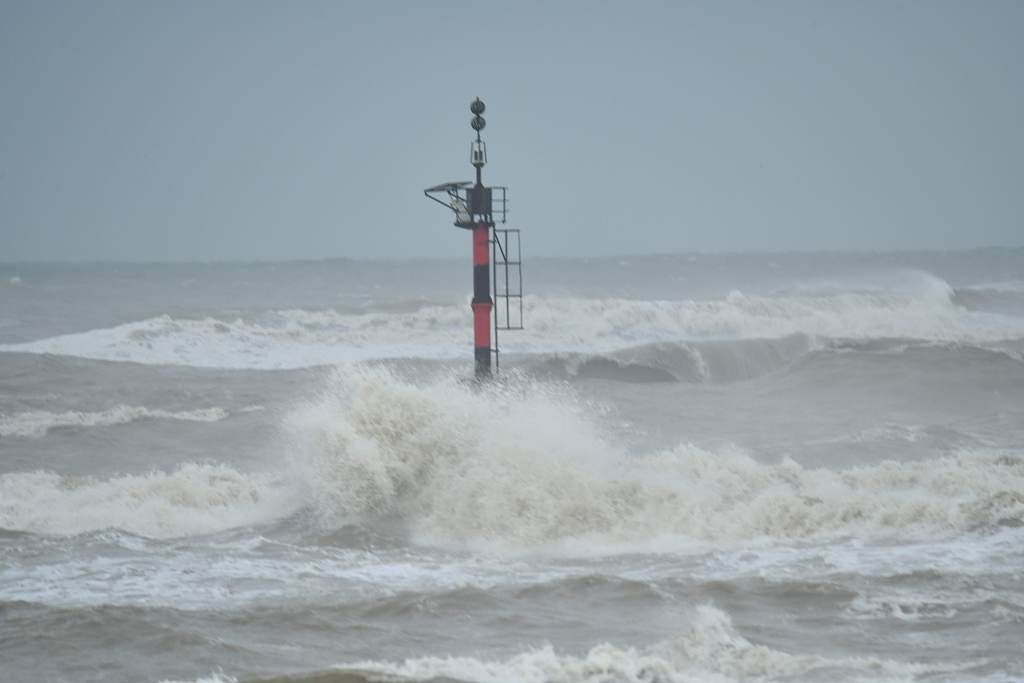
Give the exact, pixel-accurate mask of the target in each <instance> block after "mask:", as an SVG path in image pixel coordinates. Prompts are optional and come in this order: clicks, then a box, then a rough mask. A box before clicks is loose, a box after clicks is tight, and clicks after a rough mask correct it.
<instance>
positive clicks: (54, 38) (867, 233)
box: [0, 0, 1024, 261]
mask: <svg viewBox="0 0 1024 683" xmlns="http://www.w3.org/2000/svg"><path fill="white" fill-rule="evenodd" d="M1022 35H1024V2H1016V1H1011V2H997V1H994V0H987V1H985V2H958V3H947V2H889V1H884V2H871V3H865V2H817V1H815V2H807V3H795V2H781V3H779V2H750V3H745V2H743V3H735V2H729V3H717V2H707V3H657V2H639V3H627V2H617V3H598V2H579V3H575V2H574V3H569V2H561V3H559V2H545V3H525V2H518V1H517V2H504V3H493V2H486V1H483V0H480V1H478V2H472V3H470V2H466V3H452V2H416V3H413V2H407V3H397V2H369V1H366V2H359V3H356V2H325V3H314V2H293V3H284V2H280V3H259V2H169V1H168V2H161V3H149V2H134V1H132V2H77V1H76V2H27V1H25V2H12V1H11V0H0V98H2V99H0V102H2V104H0V260H3V261H17V260H50V259H59V260H64V259H104V260H121V259H128V260H138V259H142V260H180V259H275V258H320V257H335V256H347V257H379V256H389V255H390V256H397V257H414V256H420V255H423V256H459V255H462V254H463V253H465V254H468V253H469V251H468V250H469V237H468V235H467V234H465V233H464V232H463V231H460V230H458V229H457V228H454V227H453V226H452V225H451V220H450V217H449V216H448V215H446V214H445V212H444V210H443V209H442V208H441V207H439V206H437V205H434V204H431V203H430V202H428V201H427V200H426V199H425V198H424V197H423V195H422V192H421V191H422V189H423V188H424V187H427V186H428V185H432V184H435V183H438V182H442V181H447V180H459V179H468V178H469V177H470V176H471V173H472V168H471V167H470V166H469V163H468V153H469V141H470V139H471V134H472V131H471V130H470V128H469V125H468V123H469V117H470V114H469V112H468V104H469V101H470V100H471V99H472V98H473V97H474V96H476V95H479V96H481V97H482V98H483V99H484V100H485V101H486V102H487V106H488V111H487V114H486V116H487V120H488V127H487V129H486V131H485V140H486V141H487V143H488V152H489V155H490V162H491V163H490V165H489V166H488V167H487V168H486V169H485V181H488V182H490V183H493V184H507V185H509V186H510V199H511V208H512V213H511V218H513V219H514V225H515V226H516V227H522V228H523V229H524V240H523V241H524V248H525V249H526V251H527V253H528V254H531V255H569V254H582V255H604V254H614V253H638V252H643V253H646V252H678V251H691V250H702V251H718V250H748V249H772V250H780V249H800V250H806V249H823V248H824V249H890V248H961V247H972V246H983V245H1022V244H1024V135H1022V132H1021V125H1022V122H1024V39H1022V38H1021V36H1022ZM527 231H528V232H527ZM467 258H468V256H467Z"/></svg>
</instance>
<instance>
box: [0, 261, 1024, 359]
mask: <svg viewBox="0 0 1024 683" xmlns="http://www.w3.org/2000/svg"><path fill="white" fill-rule="evenodd" d="M951 297H952V290H951V288H950V287H949V285H948V284H946V283H945V282H944V281H942V280H939V279H938V278H934V277H931V276H929V275H927V274H915V276H914V277H904V278H902V279H898V280H897V281H895V282H894V283H892V284H891V285H890V286H889V288H879V287H874V288H872V287H863V286H862V287H859V288H849V287H847V288H845V289H842V288H832V287H822V286H815V287H805V288H791V289H789V290H787V291H784V292H779V293H776V294H774V295H767V296H748V295H744V294H743V293H741V292H738V291H737V292H732V293H730V294H729V296H727V297H725V298H724V299H720V300H711V301H697V300H680V301H639V300H633V299H621V298H607V299H581V298H540V297H528V298H527V300H526V310H527V321H526V322H527V324H526V330H524V331H522V332H518V333H516V334H515V335H508V336H507V337H506V338H505V348H506V350H508V351H519V352H530V353H535V352H559V351H573V352H581V353H590V352H608V351H614V350H616V349H622V348H626V347H631V346H636V345H638V344H646V343H651V342H660V341H680V340H701V339H763V338H779V337H785V336H789V335H796V334H805V335H810V336H815V337H830V338H852V339H868V338H879V337H902V338H912V339H923V340H934V341H950V342H964V343H988V342H994V341H999V340H1004V339H1016V338H1021V337H1024V319H1021V318H1016V317H1012V316H1007V315H1000V314H995V313H986V312H979V311H969V310H967V309H965V308H963V307H961V306H957V305H955V304H954V303H953V302H952V299H951ZM471 322H472V320H471V313H470V309H469V306H468V305H457V306H427V307H423V308H420V309H419V310H417V311H415V312H411V313H367V314H360V315H354V314H342V313H338V312H335V311H332V310H319V311H306V310H301V309H291V310H282V311H276V312H273V313H270V314H267V315H265V316H263V317H261V318H260V319H258V320H241V319H236V320H219V319H215V318H205V319H201V320H192V319H177V318H172V317H170V316H166V315H164V316H160V317H156V318H150V319H147V320H142V321H138V322H132V323H127V324H124V325H118V326H116V327H111V328H104V329H97V330H91V331H87V332H81V333H76V334H69V335H63V336H59V337H52V338H48V339H42V340H38V341H32V342H26V343H20V344H6V345H0V351H19V352H28V353H52V354H60V355H70V356H80V357H84V358H94V359H101V360H113V361H133V362H138V363H148V364H181V365H192V366H200V367H224V368H297V367H307V366H313V365H322V364H336V363H342V362H348V361H358V360H365V359H370V358H385V357H428V358H448V357H455V356H461V355H463V354H464V353H465V352H466V350H467V349H469V348H470V346H471V343H472V340H471V330H472V324H471Z"/></svg>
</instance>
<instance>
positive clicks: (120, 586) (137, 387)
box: [0, 242, 1024, 683]
mask: <svg viewBox="0 0 1024 683" xmlns="http://www.w3.org/2000/svg"><path fill="white" fill-rule="evenodd" d="M469 255H470V249H469V244H468V242H467V244H466V254H465V257H466V258H464V259H463V258H458V259H450V260H444V259H439V260H410V261H362V260H344V259H338V260H330V259H328V260H316V261H301V262H276V263H275V262H259V263H175V264H166V263H154V264H139V263H135V264H123V263H91V264H13V263H6V264H0V681H3V682H4V683H39V682H51V681H55V682H60V681H67V682H69V683H81V682H86V681H104V682H108V681H113V682H121V681H123V682H129V681H131V682H135V681H153V682H161V681H186V682H189V683H192V682H202V683H227V682H235V681H238V682H249V681H262V682H267V681H304V682H307V683H310V682H317V683H329V682H335V683H341V682H344V683H360V682H364V683H365V682H368V681H389V682H392V683H395V682H398V681H422V682H426V681H433V682H437V683H439V682H462V683H506V682H508V683H513V682H525V683H618V682H629V683H675V682H681V681H711V682H716V683H720V682H726V681H786V682H797V681H829V682H831V681H839V682H845V681H929V682H933V681H935V682H937V681H984V682H988V683H996V682H1000V683H1002V682H1007V681H1021V680H1024V249H981V250H974V251H933V252H898V253H885V252H863V253H831V252H822V253H734V254H703V253H693V254H674V255H648V256H623V257H615V258H591V259H585V258H571V259H570V258H566V259H558V258H535V259H530V258H529V257H528V254H527V258H526V260H525V262H524V267H523V268H524V269H523V284H524V294H525V296H524V299H523V322H524V328H525V329H523V330H522V331H500V332H499V336H498V342H499V344H500V349H501V355H500V357H499V361H500V370H499V372H498V374H497V376H496V378H495V379H494V380H493V381H490V382H476V381H474V380H473V367H472V362H473V361H472V358H473V348H472V344H473V340H472V313H471V310H470V305H469V304H470V298H471V290H472V264H471V261H470V259H469Z"/></svg>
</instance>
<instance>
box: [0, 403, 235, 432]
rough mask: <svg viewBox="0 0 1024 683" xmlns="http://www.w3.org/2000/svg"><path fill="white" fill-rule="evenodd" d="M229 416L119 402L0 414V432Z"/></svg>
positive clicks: (218, 410) (221, 412)
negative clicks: (93, 407) (88, 409)
mask: <svg viewBox="0 0 1024 683" xmlns="http://www.w3.org/2000/svg"><path fill="white" fill-rule="evenodd" d="M227 416H228V412H227V411H226V410H224V409H223V408H200V409H197V410H182V411H170V410H161V409H153V408H145V407H142V406H126V405H119V406H115V407H113V408H110V409H109V410H103V411H99V412H81V411H77V410H72V411H67V412H63V413H51V412H48V411H45V410H35V411H28V412H24V413H15V414H13V415H4V414H0V436H22V437H38V436H44V435H45V434H46V433H47V432H49V431H50V430H51V429H57V428H61V427H108V426H112V425H123V424H129V423H131V422H136V421H138V420H146V419H160V420H184V421H188V422H217V421H218V420H223V419H224V418H226V417H227Z"/></svg>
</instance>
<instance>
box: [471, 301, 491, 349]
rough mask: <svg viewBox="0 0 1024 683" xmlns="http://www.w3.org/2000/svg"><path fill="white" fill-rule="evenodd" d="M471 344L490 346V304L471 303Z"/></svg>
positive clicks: (484, 347) (481, 346)
mask: <svg viewBox="0 0 1024 683" xmlns="http://www.w3.org/2000/svg"><path fill="white" fill-rule="evenodd" d="M473 346H475V347H476V348H478V349H489V348H491V304H489V303H484V304H473Z"/></svg>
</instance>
